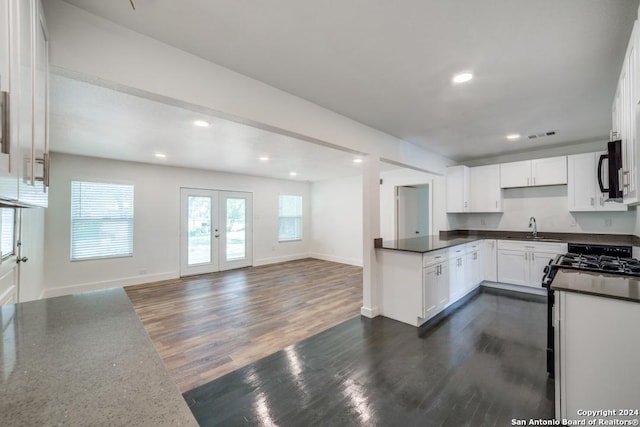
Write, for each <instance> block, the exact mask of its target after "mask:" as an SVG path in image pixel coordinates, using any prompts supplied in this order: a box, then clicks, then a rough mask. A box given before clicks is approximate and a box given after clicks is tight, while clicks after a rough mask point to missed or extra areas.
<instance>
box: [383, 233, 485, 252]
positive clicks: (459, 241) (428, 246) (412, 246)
mask: <svg viewBox="0 0 640 427" xmlns="http://www.w3.org/2000/svg"><path fill="white" fill-rule="evenodd" d="M482 239H483V238H482V237H457V238H449V239H442V238H440V237H439V236H424V237H414V238H411V239H400V240H385V241H382V239H376V242H375V247H376V248H379V249H392V250H396V251H404V252H418V253H425V252H431V251H436V250H438V249H445V248H449V247H451V246H457V245H463V244H465V243H470V242H476V241H478V240H482Z"/></svg>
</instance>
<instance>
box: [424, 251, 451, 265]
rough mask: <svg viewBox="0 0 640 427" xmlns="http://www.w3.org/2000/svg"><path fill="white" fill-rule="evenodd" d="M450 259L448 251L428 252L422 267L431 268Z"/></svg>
mask: <svg viewBox="0 0 640 427" xmlns="http://www.w3.org/2000/svg"><path fill="white" fill-rule="evenodd" d="M447 259H449V257H448V255H447V250H446V249H441V250H438V251H433V252H427V253H425V254H423V255H422V266H423V267H429V266H431V265H434V264H438V263H441V262H443V261H446V260H447Z"/></svg>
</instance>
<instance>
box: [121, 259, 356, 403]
mask: <svg viewBox="0 0 640 427" xmlns="http://www.w3.org/2000/svg"><path fill="white" fill-rule="evenodd" d="M125 290H126V292H127V295H128V296H129V299H131V302H132V303H133V306H134V308H135V310H136V312H137V313H138V316H139V317H140V319H141V320H142V324H143V325H144V327H145V329H146V331H147V333H148V334H149V336H150V337H151V340H152V341H153V343H154V345H155V346H156V348H157V349H158V353H159V354H160V357H161V358H162V360H163V362H164V364H165V366H166V367H167V368H168V369H169V372H170V373H171V375H172V376H173V379H174V381H175V382H176V384H177V385H178V388H179V389H180V391H182V392H184V391H187V390H191V389H192V388H194V387H196V386H199V385H201V384H205V383H208V382H209V381H211V380H213V379H215V378H218V377H220V376H222V375H224V374H226V373H229V372H232V371H234V370H236V369H238V368H240V367H242V366H245V365H247V364H249V363H251V362H254V361H256V360H259V359H261V358H263V357H264V356H267V355H269V354H272V353H274V352H276V351H278V350H282V349H283V348H285V347H287V346H289V345H291V344H294V343H296V342H299V341H301V340H303V339H305V338H308V337H310V336H312V335H315V334H317V333H318V332H320V331H323V330H325V329H328V328H330V327H332V326H334V325H337V324H338V323H341V322H343V321H345V320H347V319H351V318H353V317H354V316H357V315H358V314H359V313H360V307H361V305H362V268H360V267H354V266H351V265H345V264H338V263H335V262H328V261H321V260H317V259H310V258H309V259H303V260H299V261H291V262H285V263H280V264H272V265H266V266H262V267H252V268H244V269H240V270H231V271H225V272H220V273H213V274H204V275H200V276H192V277H185V278H181V279H176V280H169V281H164V282H157V283H150V284H145V285H139V286H130V287H127V288H125Z"/></svg>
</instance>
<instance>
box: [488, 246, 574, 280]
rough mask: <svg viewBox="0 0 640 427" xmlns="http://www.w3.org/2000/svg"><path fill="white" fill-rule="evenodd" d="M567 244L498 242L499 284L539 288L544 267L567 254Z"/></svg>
mask: <svg viewBox="0 0 640 427" xmlns="http://www.w3.org/2000/svg"><path fill="white" fill-rule="evenodd" d="M566 251H567V245H566V244H565V243H540V242H536V243H529V242H520V241H505V240H500V241H498V282H502V283H508V284H511V285H521V286H531V287H535V288H539V287H540V286H541V284H542V276H543V275H544V267H546V266H547V265H548V264H549V261H551V260H552V259H553V258H555V256H556V255H559V254H562V253H565V252H566Z"/></svg>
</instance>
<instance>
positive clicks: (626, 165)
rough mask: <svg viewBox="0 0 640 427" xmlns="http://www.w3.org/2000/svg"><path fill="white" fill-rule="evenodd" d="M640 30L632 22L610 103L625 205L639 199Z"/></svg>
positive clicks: (636, 24)
mask: <svg viewBox="0 0 640 427" xmlns="http://www.w3.org/2000/svg"><path fill="white" fill-rule="evenodd" d="M639 33H640V29H639V28H638V21H636V22H635V24H634V27H633V31H632V33H631V38H630V39H629V44H628V45H627V50H626V54H625V58H624V62H623V65H622V70H621V71H620V77H619V78H618V86H617V88H616V93H615V96H614V99H613V106H612V127H611V128H612V130H613V131H615V132H616V133H617V138H618V139H620V140H622V181H621V183H620V185H621V186H622V198H623V202H624V203H625V204H635V203H637V202H638V201H639V198H638V184H639V183H638V179H639V176H638V162H639V159H638V155H639V153H638V152H639V151H640V150H638V147H637V145H638V142H637V133H636V130H637V121H638V102H639V101H640V76H638V73H639V72H640V58H639V55H640V53H639V52H638V45H639V38H640V35H639Z"/></svg>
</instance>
